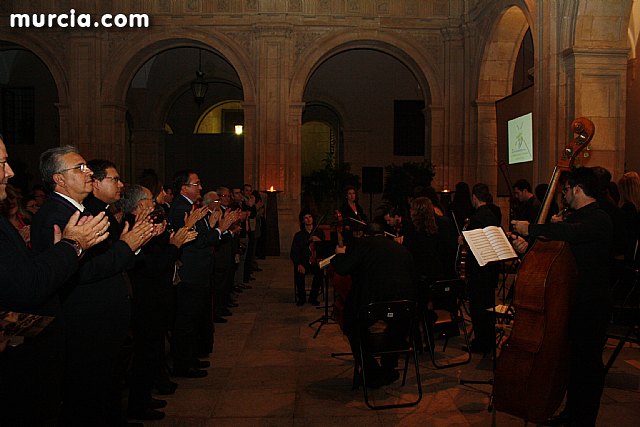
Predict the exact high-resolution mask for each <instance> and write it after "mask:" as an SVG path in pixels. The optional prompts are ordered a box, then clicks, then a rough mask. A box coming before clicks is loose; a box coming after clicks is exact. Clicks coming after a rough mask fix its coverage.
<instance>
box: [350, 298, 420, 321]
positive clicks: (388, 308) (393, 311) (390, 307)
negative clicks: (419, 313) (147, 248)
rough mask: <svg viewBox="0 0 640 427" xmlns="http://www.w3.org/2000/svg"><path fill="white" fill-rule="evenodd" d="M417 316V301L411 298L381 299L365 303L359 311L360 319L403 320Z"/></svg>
mask: <svg viewBox="0 0 640 427" xmlns="http://www.w3.org/2000/svg"><path fill="white" fill-rule="evenodd" d="M415 316H416V302H415V301H411V300H399V301H381V302H372V303H370V304H367V305H365V306H364V307H362V308H361V309H360V312H359V313H358V320H360V321H370V322H375V321H377V320H382V321H393V322H403V321H412V320H413V319H414V318H415Z"/></svg>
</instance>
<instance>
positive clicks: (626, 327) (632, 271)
mask: <svg viewBox="0 0 640 427" xmlns="http://www.w3.org/2000/svg"><path fill="white" fill-rule="evenodd" d="M612 294H613V301H614V303H613V312H612V316H611V322H610V323H609V327H608V328H607V338H611V339H615V340H617V341H618V344H617V345H616V347H615V349H614V350H613V353H611V356H609V360H607V363H606V364H605V368H604V372H605V374H606V373H607V372H609V369H610V368H611V366H612V365H613V363H614V362H615V360H616V358H617V357H618V355H619V354H620V352H621V351H622V349H623V347H624V345H625V344H626V343H635V344H640V267H638V266H626V267H622V269H621V274H620V277H619V278H618V280H617V282H616V284H615V285H614V286H613V288H612Z"/></svg>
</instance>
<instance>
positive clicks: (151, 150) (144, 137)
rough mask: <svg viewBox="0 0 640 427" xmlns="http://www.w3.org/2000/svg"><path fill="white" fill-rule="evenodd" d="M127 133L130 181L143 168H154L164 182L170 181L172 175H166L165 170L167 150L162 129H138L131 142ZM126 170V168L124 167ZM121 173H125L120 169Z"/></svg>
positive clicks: (126, 143) (126, 145)
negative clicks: (165, 153)
mask: <svg viewBox="0 0 640 427" xmlns="http://www.w3.org/2000/svg"><path fill="white" fill-rule="evenodd" d="M126 138H127V136H126V135H125V143H124V146H125V147H126V148H128V150H126V151H128V152H129V153H130V155H129V156H127V157H128V161H129V164H130V165H131V167H130V168H129V172H128V174H129V176H128V177H127V178H128V180H129V182H134V181H135V180H136V178H137V177H139V176H140V174H141V173H142V170H143V169H154V170H155V171H156V172H157V174H158V177H159V178H160V181H161V182H162V183H168V182H170V180H171V177H170V176H165V170H164V163H165V161H164V160H165V159H164V152H165V147H164V144H165V135H164V133H163V132H162V130H161V129H159V128H158V129H153V128H151V129H136V130H135V131H134V133H133V137H132V139H131V141H130V143H129V141H126ZM123 170H124V169H123ZM120 173H123V172H122V171H120Z"/></svg>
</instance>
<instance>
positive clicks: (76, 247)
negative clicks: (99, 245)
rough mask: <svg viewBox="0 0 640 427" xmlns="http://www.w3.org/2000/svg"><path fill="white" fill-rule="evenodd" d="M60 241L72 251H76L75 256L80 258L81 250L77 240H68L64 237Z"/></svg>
mask: <svg viewBox="0 0 640 427" xmlns="http://www.w3.org/2000/svg"><path fill="white" fill-rule="evenodd" d="M60 241H61V242H64V243H66V244H67V245H69V246H71V247H72V248H73V250H74V251H76V256H78V257H80V256H81V255H82V252H83V249H82V246H80V243H78V241H77V240H73V239H68V238H66V237H65V238H64V239H60Z"/></svg>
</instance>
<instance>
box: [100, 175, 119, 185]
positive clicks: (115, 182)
mask: <svg viewBox="0 0 640 427" xmlns="http://www.w3.org/2000/svg"><path fill="white" fill-rule="evenodd" d="M104 179H110V180H111V181H113V183H114V184H117V183H119V182H122V179H121V178H120V177H119V176H105V177H104Z"/></svg>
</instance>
